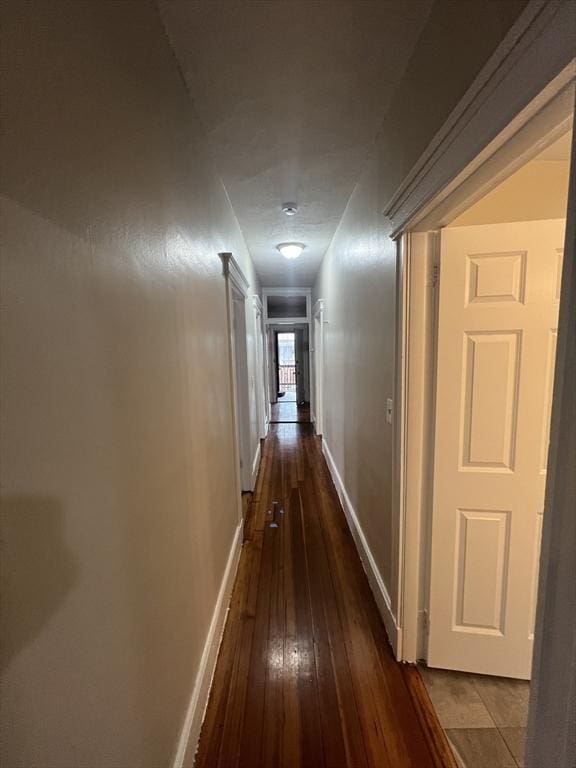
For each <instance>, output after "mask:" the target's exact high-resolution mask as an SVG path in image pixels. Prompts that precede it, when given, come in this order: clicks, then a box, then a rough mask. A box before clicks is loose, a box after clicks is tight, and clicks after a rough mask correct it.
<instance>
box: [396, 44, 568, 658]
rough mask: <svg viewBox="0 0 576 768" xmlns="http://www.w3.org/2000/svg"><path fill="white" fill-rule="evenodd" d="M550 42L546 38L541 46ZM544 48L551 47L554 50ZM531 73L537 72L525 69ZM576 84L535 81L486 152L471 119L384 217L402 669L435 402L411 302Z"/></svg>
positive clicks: (551, 136) (536, 143) (413, 639)
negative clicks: (393, 327) (441, 241)
mask: <svg viewBox="0 0 576 768" xmlns="http://www.w3.org/2000/svg"><path fill="white" fill-rule="evenodd" d="M547 33H548V30H545V33H544V34H543V37H544V38H547ZM537 42H538V45H536V43H534V48H535V49H536V50H532V49H528V51H527V54H526V55H527V56H528V54H530V56H537V55H538V50H539V48H540V44H541V42H542V41H541V40H538V41H537ZM545 44H547V45H550V44H551V42H550V40H547V42H546V43H545ZM570 55H572V52H570ZM530 56H528V58H529V59H530ZM568 60H569V61H570V59H568ZM521 63H522V62H521ZM524 63H526V62H524ZM528 63H529V64H530V65H531V66H533V62H532V61H531V60H530V61H529V62H528ZM528 70H529V71H530V66H529V67H528ZM496 72H497V70H496V71H495V74H494V76H495V75H496ZM544 74H546V73H544ZM495 79H496V78H495ZM496 80H497V79H496ZM508 80H509V82H506V79H505V78H504V79H502V78H501V79H500V81H499V82H498V81H496V82H495V83H494V84H493V92H494V93H495V94H496V92H497V91H498V90H502V93H497V94H496V95H497V97H498V98H497V100H501V99H505V98H506V95H507V92H508V89H509V88H510V87H512V85H513V84H514V82H515V78H514V77H511V78H508ZM575 80H576V62H575V60H571V61H570V63H569V64H568V65H567V66H565V67H564V68H563V69H562V70H561V71H560V72H559V73H558V74H556V76H555V77H553V78H552V79H551V80H550V82H547V83H545V84H544V86H543V87H542V84H541V78H540V80H539V79H538V78H536V82H535V83H531V85H532V87H533V88H534V89H535V88H536V86H539V87H541V90H540V92H534V93H533V98H532V99H531V100H530V101H529V103H528V104H526V105H525V106H524V107H523V109H522V111H521V113H520V114H518V115H515V116H514V118H513V120H512V121H509V122H508V123H507V124H502V120H503V117H502V115H501V114H499V115H498V116H497V117H498V120H496V119H495V117H494V116H492V119H493V121H495V122H496V123H498V125H499V128H500V130H499V132H497V133H496V135H495V137H494V138H493V140H492V141H491V142H490V144H489V146H483V144H482V136H481V134H479V133H478V134H477V133H475V131H474V130H469V129H470V126H472V128H473V126H474V122H475V119H479V120H480V121H482V119H485V117H486V116H485V115H484V114H483V108H482V105H479V106H478V110H479V111H478V112H477V113H476V115H474V114H472V116H471V117H470V119H469V122H468V123H467V124H466V125H465V127H464V129H465V130H466V131H467V132H468V136H467V138H466V141H465V142H464V143H463V144H461V145H460V146H458V147H456V148H454V144H456V143H457V142H455V141H454V139H453V137H452V142H450V141H448V138H446V142H445V143H446V145H445V146H444V143H443V142H441V143H440V144H439V146H437V147H436V152H441V151H442V150H443V152H444V157H443V159H442V160H441V161H439V162H440V164H441V165H443V166H445V167H447V168H448V169H450V168H451V169H452V171H451V172H452V178H451V179H448V180H447V181H446V180H445V179H443V177H442V173H441V172H439V171H438V172H434V168H433V166H432V171H431V169H430V166H428V168H425V169H424V170H423V171H422V173H421V174H420V176H418V175H417V176H416V177H415V178H414V179H413V180H412V186H411V187H410V188H409V189H408V191H407V192H406V194H405V196H404V197H403V198H401V199H400V202H399V198H398V196H396V197H395V198H393V200H392V201H391V203H390V204H389V205H388V207H387V208H386V210H385V215H387V216H388V218H389V219H390V221H391V222H392V230H393V232H392V237H393V238H394V239H395V240H396V242H397V267H398V269H397V275H398V285H397V300H398V306H397V321H398V324H397V332H396V344H397V352H396V363H397V365H396V382H395V384H396V392H397V395H396V416H397V422H398V429H397V430H396V434H395V451H394V453H395V461H394V465H395V466H394V481H395V489H394V503H395V506H396V509H397V510H398V514H399V520H400V543H399V571H398V584H399V588H398V606H399V609H398V624H399V626H400V627H401V630H402V631H401V633H399V642H398V647H397V657H398V658H399V659H401V660H403V661H408V662H414V661H416V660H418V659H421V658H423V646H424V641H425V634H426V629H427V618H428V617H427V598H428V595H427V591H428V573H427V568H428V554H427V548H428V547H429V542H426V536H428V533H429V515H430V504H431V493H430V490H431V477H430V475H431V471H432V461H431V459H432V449H433V446H432V443H431V440H430V417H431V415H432V411H433V408H432V405H433V402H434V399H431V392H433V385H434V381H435V375H434V371H433V369H432V370H431V367H430V354H433V353H434V346H432V347H430V344H432V345H434V334H433V335H432V336H430V335H428V337H427V338H428V344H421V346H420V349H419V350H418V349H415V334H417V333H418V332H419V331H420V332H422V329H423V328H426V327H427V323H428V324H429V323H430V322H432V327H433V328H435V324H436V323H435V311H433V312H432V314H430V311H431V309H430V307H431V304H430V301H429V300H428V301H426V302H424V304H418V301H417V297H418V296H420V297H422V296H423V292H424V295H426V292H427V291H429V289H430V287H431V283H435V282H436V280H437V266H435V255H434V243H435V238H434V233H435V231H436V230H437V229H438V228H439V227H442V226H445V225H446V224H447V223H449V222H450V221H451V220H453V218H455V217H456V216H457V215H458V214H459V213H460V212H461V211H462V210H465V209H466V208H468V207H469V206H470V205H471V204H472V203H473V202H475V201H476V200H478V199H480V198H481V197H483V196H484V195H485V194H486V193H487V191H489V189H491V188H493V187H494V186H496V185H497V184H498V183H500V182H501V181H502V179H503V178H505V177H506V176H508V175H510V173H512V172H513V171H514V170H516V169H517V168H518V167H520V166H521V165H523V164H524V163H525V162H527V161H528V159H530V158H531V157H532V156H534V155H536V154H537V153H538V152H540V151H541V150H542V149H543V148H544V147H545V146H547V145H548V144H549V143H552V141H554V140H555V139H556V138H558V136H560V135H561V134H562V133H564V132H565V131H566V130H568V129H569V127H570V124H571V122H572V114H571V113H572V105H573V99H574V83H575ZM485 101H489V99H485ZM506 119H509V118H506ZM512 123H513V125H512ZM469 158H472V160H469ZM424 200H425V201H426V202H425V203H424V202H423V201H424ZM430 270H432V273H430ZM435 301H436V299H434V302H432V305H433V304H434V303H435ZM426 313H427V314H426ZM431 318H432V320H431ZM434 333H435V331H434ZM426 392H427V393H428V394H427V395H426V394H425V393H426ZM422 396H426V397H427V398H428V399H427V402H428V405H429V408H430V411H429V414H428V418H423V419H420V420H417V419H415V418H412V419H410V418H409V414H411V415H412V416H414V414H415V413H416V412H417V411H418V409H421V407H422V402H423V401H422V399H421V398H422ZM423 415H424V414H423ZM425 544H427V546H425Z"/></svg>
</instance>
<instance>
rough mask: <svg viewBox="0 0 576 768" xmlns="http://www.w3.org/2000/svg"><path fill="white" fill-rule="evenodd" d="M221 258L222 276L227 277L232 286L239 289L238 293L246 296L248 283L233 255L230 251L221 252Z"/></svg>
mask: <svg viewBox="0 0 576 768" xmlns="http://www.w3.org/2000/svg"><path fill="white" fill-rule="evenodd" d="M218 256H220V259H221V260H222V272H223V274H224V277H225V278H227V279H229V280H230V282H231V283H232V284H233V285H234V287H235V288H236V289H237V290H238V291H240V293H241V294H242V295H243V296H244V298H246V297H247V296H248V288H249V287H250V283H249V282H248V280H247V279H246V275H245V274H244V272H242V269H241V267H240V265H239V264H238V262H237V261H236V259H235V258H234V256H233V255H232V254H231V253H227V252H223V253H219V254H218Z"/></svg>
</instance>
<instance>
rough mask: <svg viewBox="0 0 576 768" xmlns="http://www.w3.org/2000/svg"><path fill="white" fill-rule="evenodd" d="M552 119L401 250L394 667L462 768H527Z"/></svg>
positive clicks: (563, 136)
mask: <svg viewBox="0 0 576 768" xmlns="http://www.w3.org/2000/svg"><path fill="white" fill-rule="evenodd" d="M561 107H562V105H560V106H559V110H558V113H557V114H556V116H555V118H554V119H552V118H551V123H550V125H549V128H548V131H547V133H546V134H545V135H542V134H540V135H535V136H534V141H533V144H532V150H531V151H526V149H524V152H525V156H524V160H523V162H522V163H517V164H516V165H515V167H514V168H513V170H512V169H510V171H509V172H508V173H506V174H504V175H500V177H499V178H498V179H497V180H494V181H493V183H491V184H489V185H488V189H489V191H488V192H487V193H486V192H484V194H483V195H482V196H476V197H475V199H474V201H473V202H471V203H470V202H469V203H468V204H467V205H463V204H462V200H463V199H465V195H466V194H468V196H470V190H468V191H467V192H466V191H465V192H463V193H462V197H460V204H457V202H456V201H455V199H453V200H452V201H451V202H450V201H448V202H447V203H446V202H445V201H443V202H442V201H441V202H440V203H439V205H438V209H439V210H437V211H436V212H434V211H432V212H431V213H429V214H427V215H426V216H425V217H423V219H422V220H421V222H420V223H419V224H418V225H417V226H416V227H415V228H414V229H412V230H411V231H410V234H409V236H406V237H405V238H404V240H403V247H404V248H405V249H406V250H405V251H404V256H405V258H406V261H405V263H404V266H405V268H406V276H405V278H404V279H405V281H406V282H405V288H406V293H405V294H404V295H403V300H404V301H405V302H406V306H405V308H404V309H405V312H406V314H405V323H406V325H405V331H406V338H405V339H404V342H405V346H404V349H405V350H406V354H407V362H406V368H405V369H404V374H403V375H405V376H406V378H407V380H408V381H409V384H408V385H407V386H406V389H403V391H404V392H406V393H407V395H406V400H405V403H404V408H405V413H408V412H410V419H411V420H412V425H414V424H415V423H416V422H418V426H417V427H413V426H412V425H410V424H409V422H408V421H407V420H406V421H405V422H404V426H405V428H406V432H404V433H402V439H403V440H406V443H405V444H404V445H405V446H406V445H407V446H408V447H407V448H406V449H405V450H406V454H405V455H406V456H408V459H407V460H406V463H405V465H404V466H403V470H404V471H405V473H406V474H405V480H404V482H405V494H406V495H405V497H404V502H403V503H404V514H405V519H404V522H405V524H406V526H407V527H406V528H405V535H406V549H405V560H404V569H405V570H404V574H403V576H404V578H405V579H408V576H409V575H410V568H411V567H412V566H411V565H410V564H409V563H408V559H409V558H410V555H411V554H412V553H413V554H414V555H415V556H416V558H417V559H418V560H419V565H418V566H417V567H416V568H414V569H413V571H412V574H411V575H412V577H413V576H416V578H417V581H416V582H414V583H415V584H417V586H416V587H415V588H414V589H412V590H411V588H410V587H409V586H405V589H404V593H403V600H404V605H403V608H404V610H405V611H408V610H409V611H411V613H410V614H408V616H407V618H408V621H407V622H406V623H405V626H404V630H405V637H404V643H405V644H406V646H405V648H404V650H403V652H402V653H403V654H405V657H406V656H410V654H413V656H412V658H408V660H419V661H421V662H423V663H424V664H426V666H425V667H423V677H424V681H425V684H426V686H427V688H428V691H429V694H430V697H431V699H432V702H433V704H434V705H435V707H436V710H437V713H438V715H439V719H440V721H441V723H442V725H443V726H444V728H445V730H446V732H447V735H448V738H449V740H450V742H451V744H452V747H453V749H454V751H455V753H456V754H457V756H458V758H459V760H460V764H461V765H463V766H467V765H472V764H474V763H473V760H474V757H473V755H476V759H477V757H478V755H482V757H483V758H485V759H488V756H489V755H492V756H495V755H496V754H499V755H501V756H502V757H501V758H498V759H502V760H508V761H509V762H508V763H502V764H510V765H514V764H517V765H521V764H522V760H523V751H524V739H525V734H526V726H527V718H528V705H529V696H530V686H529V680H530V677H531V670H532V655H533V645H534V636H535V621H536V605H537V595H538V581H539V572H540V547H541V539H542V526H543V520H544V517H545V515H544V497H545V485H546V476H547V462H548V444H549V437H550V424H551V411H552V399H553V391H554V371H555V362H556V340H557V331H558V312H559V306H560V297H561V284H562V270H563V251H564V237H565V229H566V215H567V207H568V180H569V175H570V158H571V145H572V129H571V125H572V117H571V110H570V111H569V112H568V113H566V111H565V110H563V109H562V108H561ZM525 135H526V134H525ZM450 205H452V210H453V213H452V214H451V213H450ZM411 334H413V335H412V338H411V341H412V343H409V341H408V339H409V338H410V336H411ZM416 334H418V338H417V336H416ZM406 418H408V417H406ZM416 434H418V436H419V437H418V440H416V441H415V440H414V439H413V437H414V435H416ZM411 451H414V453H411ZM412 462H414V463H412ZM416 465H418V466H419V469H418V470H417V472H416V475H412V470H413V468H414V467H416ZM415 476H417V477H418V479H419V485H418V487H417V489H416V494H415V495H412V494H413V486H412V485H410V489H408V484H410V483H412V482H413V480H414V477H415ZM417 497H418V498H417ZM416 509H418V516H416V515H414V517H410V515H411V514H412V512H414V511H415V510H416ZM414 523H416V525H415V527H414V529H410V525H412V524H414ZM414 531H417V534H418V535H417V540H418V544H417V547H416V548H413V544H414V543H415V541H416V540H415V539H413V538H412V535H413V533H414ZM407 583H408V582H405V584H407ZM416 595H418V598H417V601H414V597H415V596H416ZM410 622H412V623H410ZM409 643H413V645H412V646H411V647H410V646H409V645H408V644H409ZM407 648H409V650H406V649H407ZM480 742H482V744H481V743H480ZM492 759H493V760H495V759H496V758H495V757H492ZM514 761H515V762H514ZM487 764H488V763H487Z"/></svg>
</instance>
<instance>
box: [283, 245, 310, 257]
mask: <svg viewBox="0 0 576 768" xmlns="http://www.w3.org/2000/svg"><path fill="white" fill-rule="evenodd" d="M305 247H306V246H305V245H304V243H280V244H279V245H277V246H276V248H278V250H279V251H280V253H281V254H282V256H284V258H285V259H297V258H298V256H300V254H301V253H302V251H303V250H304V248H305Z"/></svg>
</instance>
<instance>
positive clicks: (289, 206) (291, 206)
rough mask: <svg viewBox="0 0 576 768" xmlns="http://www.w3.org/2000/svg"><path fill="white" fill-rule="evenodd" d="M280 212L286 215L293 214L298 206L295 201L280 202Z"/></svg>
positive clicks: (296, 211)
mask: <svg viewBox="0 0 576 768" xmlns="http://www.w3.org/2000/svg"><path fill="white" fill-rule="evenodd" d="M282 213H285V214H286V216H295V215H296V214H297V213H298V206H297V204H296V203H282Z"/></svg>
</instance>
